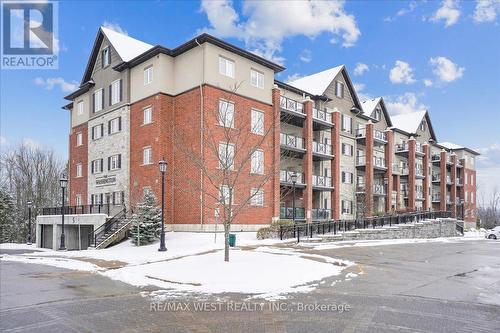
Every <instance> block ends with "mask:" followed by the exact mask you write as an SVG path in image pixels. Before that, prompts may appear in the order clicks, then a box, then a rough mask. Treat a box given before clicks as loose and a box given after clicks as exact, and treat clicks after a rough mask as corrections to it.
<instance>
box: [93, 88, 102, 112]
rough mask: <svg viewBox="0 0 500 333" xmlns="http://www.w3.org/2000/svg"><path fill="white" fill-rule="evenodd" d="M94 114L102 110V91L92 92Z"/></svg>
mask: <svg viewBox="0 0 500 333" xmlns="http://www.w3.org/2000/svg"><path fill="white" fill-rule="evenodd" d="M93 101H94V112H98V111H101V110H102V109H104V89H99V90H96V91H95V92H94V95H93Z"/></svg>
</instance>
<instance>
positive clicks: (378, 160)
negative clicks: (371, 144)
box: [373, 156, 387, 171]
mask: <svg viewBox="0 0 500 333" xmlns="http://www.w3.org/2000/svg"><path fill="white" fill-rule="evenodd" d="M373 168H374V169H375V170H384V171H385V170H387V166H386V165H385V158H383V157H377V156H373Z"/></svg>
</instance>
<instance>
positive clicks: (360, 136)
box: [356, 128, 387, 144]
mask: <svg viewBox="0 0 500 333" xmlns="http://www.w3.org/2000/svg"><path fill="white" fill-rule="evenodd" d="M356 140H357V141H358V143H360V144H366V128H358V129H357V130H356ZM373 141H374V142H375V143H379V144H386V143H387V137H386V135H385V133H384V132H381V131H379V130H375V129H374V130H373Z"/></svg>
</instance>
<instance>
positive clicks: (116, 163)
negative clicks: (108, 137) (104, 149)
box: [109, 154, 121, 171]
mask: <svg viewBox="0 0 500 333" xmlns="http://www.w3.org/2000/svg"><path fill="white" fill-rule="evenodd" d="M119 156H120V154H116V155H112V156H110V159H109V162H110V164H109V170H110V171H114V170H120V169H121V167H120V166H118V162H119V159H120V157H119ZM114 158H116V162H115V165H116V167H115V168H113V167H112V165H113V159H114Z"/></svg>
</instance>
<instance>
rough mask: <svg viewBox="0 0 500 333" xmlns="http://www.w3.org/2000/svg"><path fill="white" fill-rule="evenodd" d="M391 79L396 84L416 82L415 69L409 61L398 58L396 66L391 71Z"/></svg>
mask: <svg viewBox="0 0 500 333" xmlns="http://www.w3.org/2000/svg"><path fill="white" fill-rule="evenodd" d="M389 79H390V80H391V82H392V83H396V84H401V83H405V84H411V83H414V82H415V79H414V78H413V69H412V68H411V67H410V64H408V63H407V62H404V61H401V60H396V63H395V65H394V67H393V68H392V69H391V71H390V73H389Z"/></svg>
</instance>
